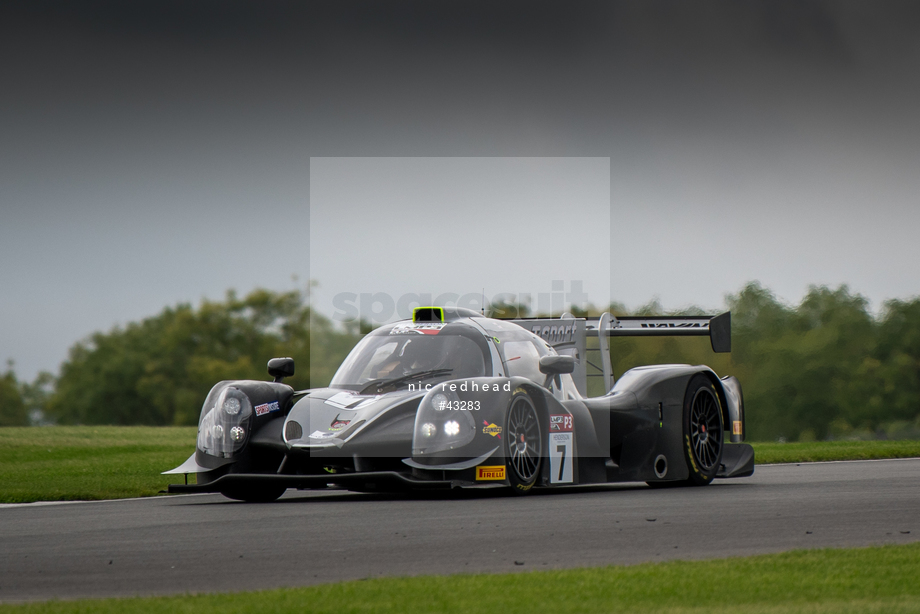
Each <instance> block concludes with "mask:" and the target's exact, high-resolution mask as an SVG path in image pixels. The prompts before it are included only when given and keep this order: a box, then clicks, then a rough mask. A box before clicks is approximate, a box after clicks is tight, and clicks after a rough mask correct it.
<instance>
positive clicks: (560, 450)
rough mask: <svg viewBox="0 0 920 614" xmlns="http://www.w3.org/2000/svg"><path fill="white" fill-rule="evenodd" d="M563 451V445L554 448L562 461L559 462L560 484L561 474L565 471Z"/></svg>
mask: <svg viewBox="0 0 920 614" xmlns="http://www.w3.org/2000/svg"><path fill="white" fill-rule="evenodd" d="M565 449H566V447H565V445H562V444H560V445H558V446H556V452H558V453H559V454H561V455H562V459H561V460H560V462H559V481H560V482H561V481H562V474H563V472H564V471H565Z"/></svg>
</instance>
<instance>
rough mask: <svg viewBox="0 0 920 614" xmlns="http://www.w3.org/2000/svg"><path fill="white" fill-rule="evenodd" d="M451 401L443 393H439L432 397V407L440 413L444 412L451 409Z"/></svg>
mask: <svg viewBox="0 0 920 614" xmlns="http://www.w3.org/2000/svg"><path fill="white" fill-rule="evenodd" d="M449 403H450V399H448V398H447V395H446V394H444V393H443V392H439V393H437V394H434V395H432V396H431V406H432V407H434V408H435V409H436V410H438V411H444V410H445V409H448V408H449V407H450V405H449Z"/></svg>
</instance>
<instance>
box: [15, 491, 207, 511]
mask: <svg viewBox="0 0 920 614" xmlns="http://www.w3.org/2000/svg"><path fill="white" fill-rule="evenodd" d="M213 494H215V493H212V492H193V493H187V494H184V495H169V498H170V499H174V498H176V497H201V496H203V495H213ZM163 498H165V497H161V496H153V497H133V498H130V499H94V500H89V501H83V500H80V501H33V502H31V503H0V509H4V508H5V509H11V508H19V509H23V508H27V507H44V506H46V505H74V504H77V503H121V502H122V501H154V500H157V499H163Z"/></svg>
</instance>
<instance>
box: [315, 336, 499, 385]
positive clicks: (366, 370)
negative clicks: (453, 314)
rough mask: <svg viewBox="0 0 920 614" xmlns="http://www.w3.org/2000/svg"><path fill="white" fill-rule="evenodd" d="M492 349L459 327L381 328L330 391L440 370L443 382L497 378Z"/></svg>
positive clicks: (345, 366)
mask: <svg viewBox="0 0 920 614" xmlns="http://www.w3.org/2000/svg"><path fill="white" fill-rule="evenodd" d="M488 343H489V342H488V341H487V340H486V338H485V337H484V336H483V335H482V333H481V332H479V331H477V330H476V329H474V328H473V327H471V326H469V325H465V324H460V323H452V324H442V323H432V324H417V325H412V324H396V325H393V326H386V327H382V328H379V329H377V330H375V331H373V332H371V333H369V334H368V335H367V336H365V337H364V339H362V340H361V341H360V342H358V344H357V345H356V346H355V348H354V349H353V350H352V351H351V353H350V354H349V355H348V357H347V358H346V359H345V361H344V362H343V363H342V366H341V367H339V370H338V371H336V374H335V376H334V377H333V378H332V382H331V383H330V386H333V387H336V388H347V389H355V388H357V389H361V388H363V387H364V386H366V385H367V384H368V383H369V382H373V381H375V380H381V381H384V380H393V379H395V378H401V377H405V376H407V375H410V374H412V373H420V372H430V371H435V370H437V371H438V375H437V376H436V378H439V379H460V378H471V377H482V376H485V375H492V356H491V352H490V351H489V346H488ZM431 381H433V380H431Z"/></svg>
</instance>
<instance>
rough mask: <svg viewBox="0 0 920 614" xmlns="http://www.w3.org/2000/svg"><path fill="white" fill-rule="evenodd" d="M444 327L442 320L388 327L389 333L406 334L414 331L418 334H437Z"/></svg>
mask: <svg viewBox="0 0 920 614" xmlns="http://www.w3.org/2000/svg"><path fill="white" fill-rule="evenodd" d="M442 328H444V324H443V323H442V322H426V323H425V324H403V325H401V326H394V327H393V328H392V329H390V334H391V335H408V334H412V333H416V334H419V335H437V334H438V333H439V332H441V329H442Z"/></svg>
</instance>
